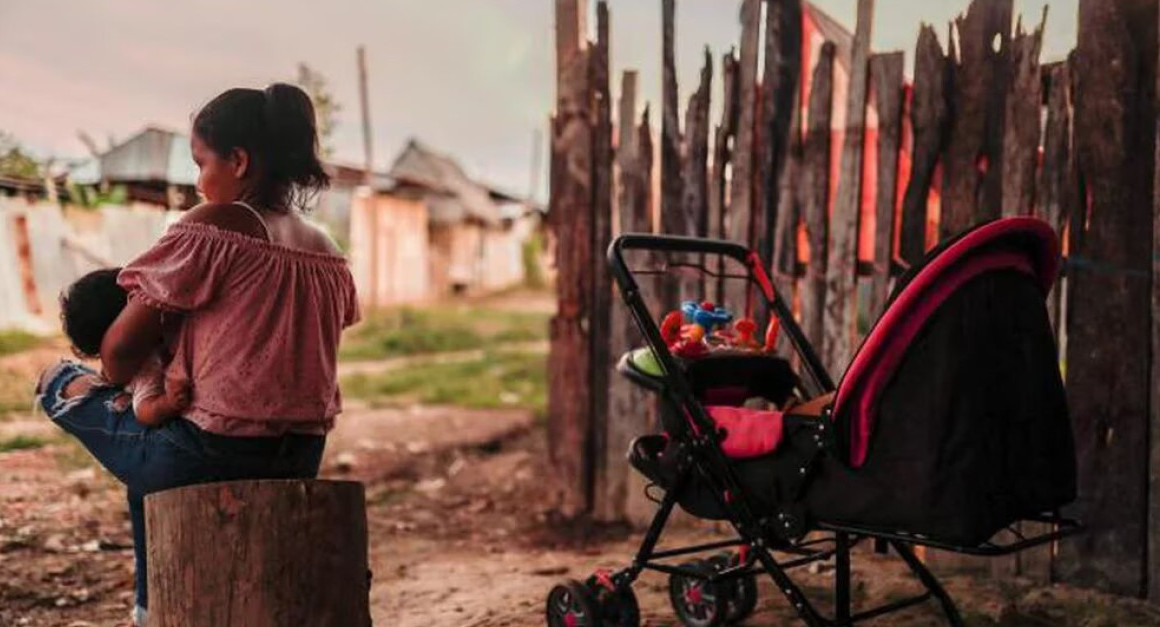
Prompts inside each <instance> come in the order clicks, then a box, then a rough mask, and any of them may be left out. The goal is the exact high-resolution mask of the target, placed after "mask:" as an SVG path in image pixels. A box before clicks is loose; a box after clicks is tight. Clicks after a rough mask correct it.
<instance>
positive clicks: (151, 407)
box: [133, 356, 190, 427]
mask: <svg viewBox="0 0 1160 627" xmlns="http://www.w3.org/2000/svg"><path fill="white" fill-rule="evenodd" d="M168 387H170V388H172V389H168V390H167V389H166V388H167V386H166V381H165V368H164V367H163V365H162V364H161V360H160V359H157V358H156V357H155V356H154V357H150V359H149V360H148V361H147V362H146V363H145V365H144V366H143V367H142V370H141V373H140V374H139V375H138V376H137V377H136V378H134V379H133V413H134V414H135V415H136V417H137V422H139V423H141V424H143V425H146V426H149V427H156V426H158V425H160V424H161V423H163V422H165V421H166V420H168V419H170V418H174V417H176V416H178V415H180V414H181V413H182V412H184V411H185V410H186V409H188V408H189V401H190V394H189V386H188V385H185V384H178V385H172V386H168Z"/></svg>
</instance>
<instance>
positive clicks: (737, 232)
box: [724, 0, 761, 313]
mask: <svg viewBox="0 0 1160 627" xmlns="http://www.w3.org/2000/svg"><path fill="white" fill-rule="evenodd" d="M760 28H761V0H743V2H742V4H741V58H740V60H739V62H738V65H737V96H738V107H739V111H740V113H739V114H738V117H737V131H736V135H735V137H734V141H733V170H732V177H731V179H730V185H729V196H730V199H729V210H728V213H727V215H726V222H727V223H728V225H729V227H728V231H727V233H728V239H730V240H733V241H735V242H738V243H740V244H744V245H746V246H752V245H753V226H754V225H753V207H754V202H753V183H754V170H755V168H754V164H755V163H756V159H755V158H754V154H755V153H754V142H753V132H754V127H755V117H756V114H757V111H756V107H757V53H758V44H759V43H760V42H759V39H760V38H759V35H760V32H761V30H760ZM725 283H726V285H725V301H724V302H725V304H726V305H727V306H728V307H730V308H732V309H733V310H734V311H735V312H739V313H740V312H742V311H743V310H744V308H746V307H747V305H748V302H747V301H748V299H747V292H748V289H747V287H748V286H747V284H746V283H745V282H744V281H740V280H736V279H734V280H729V281H725Z"/></svg>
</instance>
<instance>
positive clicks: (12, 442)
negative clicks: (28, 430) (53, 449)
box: [0, 435, 48, 453]
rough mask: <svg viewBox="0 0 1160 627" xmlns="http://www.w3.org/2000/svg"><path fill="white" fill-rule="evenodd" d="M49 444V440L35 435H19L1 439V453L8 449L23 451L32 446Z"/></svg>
mask: <svg viewBox="0 0 1160 627" xmlns="http://www.w3.org/2000/svg"><path fill="white" fill-rule="evenodd" d="M45 444H48V440H46V439H44V438H38V437H36V436H34V435H18V436H14V437H11V438H8V439H7V440H0V453H7V452H8V451H23V450H25V449H30V448H40V447H42V446H44V445H45Z"/></svg>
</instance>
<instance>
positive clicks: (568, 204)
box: [548, 0, 592, 516]
mask: <svg viewBox="0 0 1160 627" xmlns="http://www.w3.org/2000/svg"><path fill="white" fill-rule="evenodd" d="M586 6H587V2H585V0H556V45H557V48H556V64H557V73H558V82H557V91H556V124H555V128H554V129H553V137H552V150H553V154H554V156H555V159H556V161H557V167H556V168H555V169H556V172H554V173H553V176H552V186H553V187H552V192H551V200H550V202H551V213H552V224H553V227H554V228H555V231H556V271H557V280H556V290H557V303H558V304H557V310H556V315H555V317H553V318H552V322H551V325H550V337H551V343H550V348H549V355H548V363H549V377H548V385H549V392H548V414H549V419H548V450H549V455H550V457H551V460H552V463H553V465H554V466H555V468H556V474H557V477H558V481H559V485H560V487H561V495H560V502H559V509H560V511H561V513H562V514H563V515H565V516H575V515H578V514H581V513H583V512H586V511H587V510H588V508H589V505H590V503H589V501H588V495H589V493H590V489H591V468H590V463H591V459H590V456H589V455H588V454H587V451H588V450H589V446H590V444H591V442H590V437H591V435H590V434H591V424H590V416H591V413H592V411H591V397H592V395H591V388H590V380H589V379H590V371H589V369H588V368H577V367H576V364H578V363H587V360H588V356H589V354H590V351H589V339H590V336H589V333H588V316H589V315H590V314H591V311H592V303H591V299H592V269H591V268H592V207H591V203H592V128H591V125H590V115H591V113H590V110H591V102H590V100H591V97H590V91H589V85H588V50H587V46H586V44H585V43H584V39H583V32H584V31H583V30H582V29H583V28H584V16H586V15H587V8H586Z"/></svg>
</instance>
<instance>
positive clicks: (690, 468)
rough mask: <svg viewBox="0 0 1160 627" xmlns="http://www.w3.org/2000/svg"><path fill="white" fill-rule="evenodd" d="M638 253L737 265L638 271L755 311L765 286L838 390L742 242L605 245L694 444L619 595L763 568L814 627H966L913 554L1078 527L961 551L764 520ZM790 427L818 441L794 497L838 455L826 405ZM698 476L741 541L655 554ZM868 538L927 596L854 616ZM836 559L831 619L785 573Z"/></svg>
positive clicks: (793, 338)
mask: <svg viewBox="0 0 1160 627" xmlns="http://www.w3.org/2000/svg"><path fill="white" fill-rule="evenodd" d="M633 249H635V250H643V251H651V252H654V253H686V254H700V255H702V258H703V257H704V256H706V255H719V256H721V257H728V258H732V259H733V260H735V261H738V262H740V263H741V264H742V265H743V266H745V267H746V269H747V271H748V274H747V275H739V274H726V273H717V272H715V271H713V270H710V269H709V268H706V267H705V266H704V265H703V264H687V263H681V264H665V265H664V267H663V268H662V269H661V270H659V271H657V270H649V271H638V272H636V273H635V274H666V273H667V272H668V271H669V270H670V269H671V268H673V267H676V266H685V267H693V268H695V269H699V270H700V271H702V272H703V273H704V274H705V275H707V276H714V277H717V278H722V279H728V278H733V279H745V280H746V281H747V298H746V300H747V301H749V302H747V303H746V308H747V309H751V305H752V294H753V289H752V288H753V285H754V284H756V285H757V287H759V288H760V291H761V295H762V296H763V297H764V298H765V301H766V302H765V305H766V307H767V309H768V312H769V314H770V315H771V316H776V317H777V318H778V319H779V321H780V324H781V330H782V332H783V333H785V334H786V336H787V337H788V338H789V340H790V343H791V344H792V347H793V350H794V351H796V353H797V354H798V356H799V357H800V359H801V366H802V368H803V369H804V370H805V371H806V372H807V373H808V374H809V375H810V377H811V378H812V380H813V382H814V383H815V385H816V386H817V387H818V388H819V389H820V391H821V392H823V393H824V392H830V391H833V390H835V387H836V386H835V384H834V382H833V380H832V379H831V378H830V376H829V374H828V373H827V372H826V369H825V367H824V366H823V365H822V364H821V361H820V359H819V358H818V356H817V354H816V353H815V352H814V350H813V347H812V346H811V345H810V343H809V341H808V340H807V339H806V338H805V335H804V333H803V332H802V329H801V327H800V326H799V325H798V324H797V323H796V321H795V320H794V318H793V315H792V313H791V311H790V309H789V308H788V306H787V305H786V303H785V301H783V300H782V298H781V297H780V295H779V294H777V293H776V292H775V290H774V289H773V286H772V283H771V282H770V280H769V276H768V274H767V273H766V272H765V270H764V266H763V264H762V262H761V259H760V257H759V256H758V255H757V254H756V253H755V252H753V251H750V250H749V249H747V248H745V247H744V246H741V245H738V244H735V243H731V242H726V241H720V240H707V239H699V238H692V237H679V236H660V235H639V234H626V235H622V236H620V237H618V238H617V239H616V240H615V241H614V242H613V243H612V245H611V246H610V247H609V249H608V261H609V264H610V266H611V270H612V275H613V277H614V278H615V281H616V283H617V286H618V288H619V290H620V293H621V296H622V298H623V300H624V303H625V305H627V307H628V309H629V312H630V314H631V315H632V317H633V319H634V321H635V323H636V325H637V327H638V328H639V329H640V331H641V333H642V334H643V335H644V338H645V341H646V342H647V344H648V346H649V347H650V348H651V349H652V350H653V352H654V353H655V355H656V357H657V361H658V363H659V366H660V368H661V371H662V373H663V380H664V383H665V385H664V387H663V392H662V395H663V399H662V400H663V402H666V403H670V404H672V406H673V407H675V408H678V409H680V410H681V411H683V412H684V415H685V416H686V418H687V421H688V424H689V426H690V427H691V428H690V429H688V430H687V431H688V432H687V433H684V434H679V435H674V436H672V437H681V438H687V440H688V442H689V444H690V447H689V452H688V453H687V454H686V455H685V457H684V459H682V460H680V462H679V465H678V468H679V472H678V477H677V480H676V481H675V482H674V484H673V485H672V486H671V487H670V489H668V490H666V492H665V495H664V498H663V499H662V500H661V502H660V507H659V509H658V511H657V513H656V515H655V516H654V518H653V520H652V522H651V524H650V525H649V527H648V530H647V532H646V534H645V537H644V540H643V542H642V543H641V546H640V548H639V550H638V551H637V554H636V556H635V558H634V559H633V562H632V565H631V566H629V567H628V568H625V569H623V570H620V571H617V572H615V573H606V574H602V576H601V577H599V579H603V580H604V581H606V582H610V583H611V584H612V585H613V586H615V587H616V588H617V589H623V588H627V587H630V586H631V585H632V583H633V582H634V581H635V580H636V578H637V577H638V576H639V575H640V574H641V573H642V572H643V571H645V570H652V571H657V572H661V573H667V574H669V575H681V576H684V577H689V578H693V579H697V580H707V581H709V582H710V583H716V582H726V581H730V580H734V579H737V578H740V577H744V576H749V575H756V574H760V573H763V572H764V573H768V574H769V576H770V577H771V578H772V579H773V581H774V583H775V585H776V586H777V588H778V589H779V590H780V591H781V593H782V594H783V595H784V596H785V598H786V599H787V600H788V601H789V603H790V605H791V606H793V608H794V610H795V611H796V612H797V614H798V616H799V618H800V619H801V620H802V621H803V622H804V623H805V624H806V625H810V626H811V627H823V626H825V627H828V626H844V625H853V624H855V623H858V622H862V621H865V620H869V619H871V618H875V617H879V616H882V615H884V614H889V613H893V612H897V611H900V610H903V609H906V608H909V607H911V606H914V605H917V604H919V603H923V602H926V601H928V600H930V599H934V600H936V601H938V603H939V605H940V607H941V609H942V612H943V613H944V614H945V616H946V620H947V623H948V624H950V625H954V626H960V625H963V620H962V617H961V616H960V614H959V612H958V610H957V608H956V607H955V603H954V601H953V600H952V599H951V598H950V596H949V595H948V594H947V592H946V590H945V589H944V588H943V587H942V585H941V584H940V583H939V580H938V578H937V577H935V575H934V574H933V573H931V571H930V570H929V569H928V568H927V567H926V565H925V564H923V563H922V561H921V560H920V559H919V558H918V557H917V556H916V555H915V552H914V549H913V547H914V546H926V547H931V548H936V549H941V550H946V551H951V552H955V553H962V554H968V555H978V556H999V555H1007V554H1011V553H1015V552H1018V551H1022V550H1024V549H1027V548H1031V547H1034V546H1039V545H1043V544H1047V543H1050V542H1054V541H1056V540H1058V539H1060V538H1063V537H1066V536H1069V535H1072V534H1074V533H1076V532H1078V531H1080V530H1081V529H1082V526H1081V525H1080V523H1079V522H1078V521H1076V520H1073V519H1069V518H1065V517H1063V516H1061V515H1060V513H1059V512H1058V511H1056V512H1052V513H1049V514H1046V515H1043V516H1039V517H1035V518H1028V519H1026V522H1039V523H1047V524H1050V525H1051V526H1052V528H1053V530H1052V531H1049V532H1046V533H1042V534H1039V535H1035V536H1031V537H1026V536H1024V535H1023V534H1022V533H1020V531H1019V529H1018V528H1017V527H1016V524H1012V525H1011V526H1010V527H1009V528H1008V530H1009V531H1010V532H1011V533H1012V534H1013V535H1014V536H1015V538H1016V540H1015V541H1013V542H1009V543H1004V544H1000V543H995V542H993V541H988V542H985V543H983V544H981V545H977V546H957V545H953V544H947V543H943V542H938V541H934V540H931V539H929V538H925V537H921V536H916V535H910V534H907V533H904V532H898V531H884V530H879V529H869V528H861V527H858V526H856V525H835V524H827V523H824V522H820V521H819V522H812V523H811V522H809V521H806V520H804V519H803V517H802V516H800V515H799V514H798V513H797V511H795V509H794V508H793V507H792V503H791V504H790V505H789V506H786V507H784V508H783V509H782V510H781V511H778V512H776V513H775V514H774V515H772V516H759V515H758V513H757V511H756V510H755V508H754V507H753V505H752V498H751V497H750V496H749V495H747V494H746V493H745V490H744V489H743V488H742V486H741V485H740V483H739V481H738V478H737V476H736V475H735V473H734V472H733V469H732V468H731V466H730V463H729V460H728V458H727V457H726V456H725V454H724V452H723V451H722V449H721V446H720V442H719V439H718V437H717V433H716V431H715V427H714V423H713V422H712V420H711V419H710V418H709V416H708V414H707V413H706V411H705V408H704V407H703V406H702V404H701V403H700V402H699V401H698V400H697V399H696V398H695V397H694V396H693V394H692V392H691V389H690V386H689V384H688V382H687V381H686V380H685V376H684V374H683V373H682V371H681V368H680V366H679V365H678V364H677V362H676V360H675V358H674V357H673V355H672V354H671V353H670V352H669V350H668V347H667V345H666V343H665V341H664V340H663V339H662V337H661V334H660V329H659V328H658V326H657V323H656V322H655V320H654V319H653V315H652V314H651V313H650V312H649V310H648V307H647V305H646V303H645V300H644V298H643V297H642V295H641V293H640V288H639V286H638V284H637V282H636V279H635V278H634V272H633V271H632V270H631V269H630V268H629V267H628V265H627V264H626V263H625V260H624V251H626V250H633ZM722 265H723V264H722ZM791 412H792V410H791ZM784 428H785V430H786V432H787V433H789V432H793V431H797V430H801V429H804V430H808V431H810V432H812V442H813V443H814V447H815V449H814V450H813V451H811V456H810V458H809V459H808V461H807V462H806V463H804V464H802V465H801V466H800V468H799V474H800V480H799V483H798V484H797V486H796V490H795V491H794V492H795V493H794V495H793V497H794V499H793V500H796V499H797V498H798V497H800V496H801V494H802V493H803V492H804V490H805V488H806V485H807V483H808V481H809V479H810V477H811V475H812V474H813V471H814V468H815V463H814V462H816V460H817V459H819V457H820V456H821V455H825V454H828V453H831V452H836V443H835V439H834V437H833V436H832V425H831V420H830V408H826V409H825V410H823V412H822V415H821V416H820V417H804V416H794V415H793V414H792V413H789V414H787V415H785V416H784ZM694 475H696V476H699V477H700V478H701V479H702V480H703V481H705V483H706V484H707V485H709V486H710V487H711V488H712V491H713V495H714V497H715V498H716V499H717V501H718V504H719V505H720V506H721V507H722V508H723V509H724V510H725V511H727V512H728V513H729V517H728V521H729V522H730V524H732V526H733V528H734V530H735V532H736V534H737V538H735V539H733V540H726V541H721V542H713V543H708V544H700V545H695V546H686V547H681V548H675V549H668V550H659V551H658V550H657V544H658V543H659V541H660V538H661V535H662V533H663V531H664V527H665V525H666V523H667V522H668V519H669V516H670V515H671V514H672V510H673V507H674V505H676V504H677V502H678V500H679V496H680V495H681V493H682V490H683V489H685V487H686V486H687V485H688V483H689V481H690V480H691V479H692V478H693V477H694ZM810 531H815V532H821V533H822V534H823V535H822V537H815V538H813V539H808V540H804V541H803V540H802V538H804V537H805V536H806V534H807V533H808V532H810ZM863 540H871V541H873V543H874V549H875V551H876V552H878V553H881V554H884V553H887V552H888V551H889V549H893V550H894V551H895V553H897V554H898V556H899V557H900V558H901V559H902V560H903V562H905V563H906V565H907V567H908V568H909V570H910V572H911V573H912V574H913V575H914V576H915V577H916V578H917V579H918V580H919V582H920V583H921V584H922V586H923V588H924V590H925V591H924V592H923V593H922V594H919V595H916V596H913V597H908V598H904V599H901V600H897V601H894V602H891V603H887V604H884V605H881V606H878V607H874V608H871V609H868V610H864V611H861V612H858V613H852V608H851V594H850V581H851V578H850V553H851V548H852V547H853V546H855V545H856V544H858V543H859V542H861V541H863ZM728 547H741V553H740V563H738V564H737V565H735V566H731V567H728V568H725V569H723V570H721V571H719V572H716V573H713V574H711V575H708V576H707V575H706V574H705V573H704V572H701V571H697V570H693V569H689V568H682V567H680V566H674V565H671V564H667V563H664V560H666V559H669V558H674V557H679V556H684V555H690V554H695V553H701V552H706V551H713V550H717V549H722V548H728ZM774 550H776V551H779V552H782V553H787V554H789V555H791V556H793V557H791V558H790V559H787V560H783V561H778V560H777V559H775V557H774V555H773V551H774ZM831 557H832V558H834V565H835V575H834V587H833V601H834V614H833V616H831V617H827V616H823V615H822V614H821V613H820V612H819V611H818V609H817V608H816V607H815V606H814V605H813V604H812V603H811V602H810V600H809V599H808V598H807V597H806V595H805V594H804V593H803V592H802V590H801V588H800V587H799V586H798V585H797V584H795V583H794V581H793V580H792V579H791V578H790V577H789V574H788V571H789V570H791V569H793V568H797V567H800V566H805V565H808V564H810V563H813V562H818V561H821V560H827V559H830V558H831Z"/></svg>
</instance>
